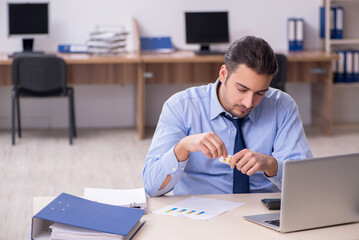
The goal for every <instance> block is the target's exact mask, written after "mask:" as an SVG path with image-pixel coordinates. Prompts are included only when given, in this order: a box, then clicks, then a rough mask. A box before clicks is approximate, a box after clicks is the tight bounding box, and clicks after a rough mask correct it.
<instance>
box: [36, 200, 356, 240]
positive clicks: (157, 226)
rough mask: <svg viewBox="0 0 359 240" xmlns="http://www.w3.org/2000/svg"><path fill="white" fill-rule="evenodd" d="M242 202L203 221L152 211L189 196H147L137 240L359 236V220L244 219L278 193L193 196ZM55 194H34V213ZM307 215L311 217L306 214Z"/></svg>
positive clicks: (228, 239)
mask: <svg viewBox="0 0 359 240" xmlns="http://www.w3.org/2000/svg"><path fill="white" fill-rule="evenodd" d="M195 196H197V197H205V198H214V199H221V200H228V201H234V202H241V203H245V204H244V205H242V206H240V207H237V208H235V209H233V210H231V211H228V212H226V213H224V214H222V215H219V216H216V217H215V218H213V219H211V220H208V221H202V220H193V219H188V218H181V217H173V216H165V215H159V214H155V213H153V211H155V210H158V209H161V208H163V207H165V206H167V205H170V204H173V203H176V202H178V201H181V200H184V199H186V198H188V197H191V196H174V195H169V196H162V197H157V198H149V199H148V212H147V213H146V214H145V215H144V217H143V219H144V220H146V224H145V225H144V226H143V227H142V228H141V230H140V231H139V232H138V233H137V234H136V236H135V237H134V240H136V239H141V240H142V239H144V240H146V239H148V240H151V239H172V240H177V239H178V240H183V239H226V240H230V239H268V240H270V239H273V240H274V239H276V240H281V239H283V240H290V239H291V240H292V239H293V240H294V239H296V240H297V239H326V240H328V239H358V238H359V223H351V224H343V225H338V226H330V227H325V228H318V229H311V230H305V231H299V232H292V233H279V232H277V231H274V230H271V229H269V228H266V227H263V226H260V225H257V224H255V223H252V222H249V221H247V220H244V219H243V216H246V215H254V214H263V213H270V212H274V211H270V210H267V209H266V208H265V207H264V205H263V204H262V203H261V202H260V200H261V199H262V198H273V197H280V194H279V193H260V194H254V193H252V194H219V195H195ZM53 199H54V197H34V199H33V201H34V202H33V206H34V214H36V213H37V212H38V211H40V210H41V209H42V208H43V207H45V206H46V205H47V204H48V203H49V202H51V201H52V200H53ZM308 217H310V216H308Z"/></svg>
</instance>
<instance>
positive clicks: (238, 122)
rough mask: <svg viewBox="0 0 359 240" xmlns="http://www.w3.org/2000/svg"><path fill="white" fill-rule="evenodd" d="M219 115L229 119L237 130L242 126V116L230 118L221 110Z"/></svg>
mask: <svg viewBox="0 0 359 240" xmlns="http://www.w3.org/2000/svg"><path fill="white" fill-rule="evenodd" d="M221 115H222V116H223V117H225V118H227V119H228V120H229V121H231V122H232V123H233V124H234V126H235V127H236V129H237V130H240V129H241V127H242V123H243V118H232V117H231V116H229V115H228V114H227V113H225V112H222V113H221Z"/></svg>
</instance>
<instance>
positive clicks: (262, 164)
mask: <svg viewBox="0 0 359 240" xmlns="http://www.w3.org/2000/svg"><path fill="white" fill-rule="evenodd" d="M230 166H231V168H232V169H233V168H234V167H237V169H238V170H239V171H241V172H242V173H243V174H247V175H249V176H250V175H252V174H254V173H255V172H261V171H264V173H265V174H266V175H267V176H268V177H274V176H276V175H277V171H278V163H277V160H276V159H275V158H274V157H272V156H268V155H265V154H262V153H258V152H254V151H251V150H249V149H243V150H241V151H239V152H237V153H236V154H234V156H233V157H232V160H231V164H230Z"/></svg>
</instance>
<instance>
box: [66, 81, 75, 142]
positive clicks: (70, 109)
mask: <svg viewBox="0 0 359 240" xmlns="http://www.w3.org/2000/svg"><path fill="white" fill-rule="evenodd" d="M67 94H68V97H69V141H70V145H72V137H73V134H74V132H73V130H74V126H73V121H72V120H73V116H72V104H73V92H72V89H71V88H68V89H67Z"/></svg>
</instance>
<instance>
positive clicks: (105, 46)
mask: <svg viewBox="0 0 359 240" xmlns="http://www.w3.org/2000/svg"><path fill="white" fill-rule="evenodd" d="M127 35H128V32H126V31H125V30H124V28H123V27H121V26H114V27H108V26H97V27H96V29H95V30H94V31H93V32H91V33H90V39H89V40H88V41H87V46H88V52H89V53H95V54H120V53H124V52H125V47H126V39H127Z"/></svg>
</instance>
